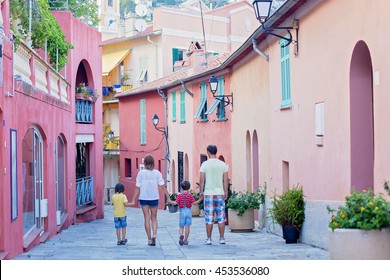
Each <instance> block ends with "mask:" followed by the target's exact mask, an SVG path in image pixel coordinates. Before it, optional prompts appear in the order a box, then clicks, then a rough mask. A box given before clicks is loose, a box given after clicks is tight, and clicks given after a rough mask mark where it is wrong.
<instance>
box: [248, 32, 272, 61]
mask: <svg viewBox="0 0 390 280" xmlns="http://www.w3.org/2000/svg"><path fill="white" fill-rule="evenodd" d="M252 44H253V49H254V50H255V52H257V53H258V54H259V55H260V56H261V57H262V58H264V59H265V60H267V61H268V62H269V56H268V55H266V54H265V53H263V52H262V51H261V50H259V49H258V48H257V41H256V39H254V38H253V39H252Z"/></svg>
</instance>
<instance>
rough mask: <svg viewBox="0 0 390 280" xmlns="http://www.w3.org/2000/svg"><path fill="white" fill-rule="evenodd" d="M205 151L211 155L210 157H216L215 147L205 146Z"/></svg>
mask: <svg viewBox="0 0 390 280" xmlns="http://www.w3.org/2000/svg"><path fill="white" fill-rule="evenodd" d="M207 151H208V152H209V153H210V154H212V155H216V154H217V152H218V149H217V146H215V145H208V146H207Z"/></svg>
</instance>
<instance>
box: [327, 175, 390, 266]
mask: <svg viewBox="0 0 390 280" xmlns="http://www.w3.org/2000/svg"><path fill="white" fill-rule="evenodd" d="M384 188H385V190H386V191H387V192H389V195H390V191H389V184H388V182H387V181H386V182H385V184H384ZM327 209H328V211H329V213H331V214H332V216H331V221H330V222H329V231H328V237H329V244H328V247H329V248H328V249H329V255H330V258H331V259H386V260H389V259H390V202H389V201H386V200H385V198H384V196H383V194H381V193H378V194H374V193H373V191H372V190H363V191H362V192H357V191H353V192H352V193H351V194H350V195H349V196H347V197H345V204H344V205H342V206H339V207H338V209H337V210H334V209H331V208H330V207H329V206H328V207H327Z"/></svg>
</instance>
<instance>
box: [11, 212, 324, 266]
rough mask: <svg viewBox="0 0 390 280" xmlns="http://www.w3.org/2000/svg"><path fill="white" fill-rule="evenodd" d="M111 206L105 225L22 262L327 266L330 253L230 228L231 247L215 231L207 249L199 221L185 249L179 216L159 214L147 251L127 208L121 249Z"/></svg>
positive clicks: (86, 228)
mask: <svg viewBox="0 0 390 280" xmlns="http://www.w3.org/2000/svg"><path fill="white" fill-rule="evenodd" d="M112 210H113V208H112V206H105V217H104V219H100V220H96V221H92V222H89V223H82V224H76V225H73V226H70V227H69V228H68V229H66V230H63V231H62V232H60V233H59V234H58V235H56V236H55V237H53V238H52V239H50V240H48V241H46V242H45V243H42V244H40V245H39V246H37V247H35V248H33V249H32V250H30V251H28V252H26V253H23V254H21V255H19V256H18V257H17V258H16V259H19V260H26V259H31V260H120V259H122V260H177V259H183V260H185V259H191V260H224V259H226V260H326V259H329V254H328V252H327V251H326V250H323V249H320V248H315V247H312V246H308V245H305V244H301V243H298V244H286V243H285V241H284V239H283V238H282V237H280V236H277V235H274V234H269V233H266V232H265V231H259V230H258V229H255V230H254V231H253V232H240V233H237V232H235V233H233V232H231V231H230V228H229V227H228V226H227V227H226V233H225V237H226V244H225V245H220V244H219V243H218V238H219V235H218V228H217V225H214V230H213V245H211V246H206V245H203V241H204V239H205V237H206V230H205V225H204V219H203V217H194V218H193V224H192V226H191V234H190V238H189V245H188V246H180V245H179V244H178V240H179V234H178V231H179V226H178V221H179V212H177V213H169V212H168V210H166V211H159V213H158V220H159V226H158V232H157V244H156V246H155V247H151V246H148V245H147V238H146V234H145V231H144V226H143V216H142V212H141V209H138V208H127V213H128V227H127V239H128V243H127V244H126V245H124V246H123V245H121V246H118V245H117V244H116V235H115V230H114V222H113V213H112Z"/></svg>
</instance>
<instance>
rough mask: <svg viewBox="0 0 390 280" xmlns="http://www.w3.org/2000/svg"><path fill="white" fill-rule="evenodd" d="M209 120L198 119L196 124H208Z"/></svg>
mask: <svg viewBox="0 0 390 280" xmlns="http://www.w3.org/2000/svg"><path fill="white" fill-rule="evenodd" d="M208 121H209V120H207V119H205V120H202V119H200V120H199V121H197V123H206V122H208Z"/></svg>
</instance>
